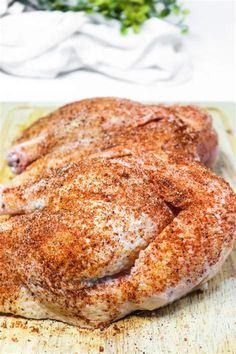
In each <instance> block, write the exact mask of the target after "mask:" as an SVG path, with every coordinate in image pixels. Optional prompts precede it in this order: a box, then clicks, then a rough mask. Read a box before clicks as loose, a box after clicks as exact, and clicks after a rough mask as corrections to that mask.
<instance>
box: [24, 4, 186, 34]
mask: <svg viewBox="0 0 236 354" xmlns="http://www.w3.org/2000/svg"><path fill="white" fill-rule="evenodd" d="M29 2H30V1H29ZM37 3H38V5H39V8H41V9H44V10H60V11H85V12H87V13H100V14H102V15H103V16H105V17H107V18H111V19H116V20H118V21H119V22H120V24H121V32H122V33H123V34H127V33H128V31H129V29H130V28H131V29H132V30H133V31H134V32H135V33H138V32H139V31H140V28H141V25H142V24H143V23H144V22H145V21H146V20H148V19H149V18H152V17H157V18H166V17H169V16H170V15H174V16H175V17H176V19H177V25H179V27H180V28H181V30H182V33H186V32H187V31H188V28H187V26H186V25H185V24H184V19H185V16H186V15H188V13H189V10H188V9H186V8H184V7H183V6H182V5H181V4H180V3H179V1H178V0H37Z"/></svg>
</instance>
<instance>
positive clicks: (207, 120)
mask: <svg viewBox="0 0 236 354" xmlns="http://www.w3.org/2000/svg"><path fill="white" fill-rule="evenodd" d="M126 142H128V143H129V145H131V144H135V145H137V144H138V145H140V144H141V145H142V146H144V147H145V149H148V150H151V151H154V152H156V153H158V152H159V151H162V150H164V151H170V152H172V153H173V154H176V153H181V154H184V155H189V156H192V157H193V158H195V159H200V160H201V161H203V162H204V163H205V164H208V165H211V164H212V162H213V161H214V159H215V156H216V152H217V136H216V133H215V131H214V130H213V128H212V122H211V117H210V116H209V115H208V113H206V112H205V111H203V110H201V109H199V108H197V107H194V106H163V105H144V104H141V103H137V102H133V101H129V100H125V99H117V98H97V99H87V100H82V101H79V102H76V103H72V104H69V105H66V106H64V107H62V108H60V109H58V110H57V111H55V112H53V113H51V114H50V115H48V116H46V117H43V118H41V119H39V120H38V121H37V122H36V123H34V124H33V125H32V126H31V127H29V128H28V129H26V130H25V131H24V132H23V133H22V135H21V136H20V137H19V138H18V139H17V140H16V141H15V142H14V145H13V147H12V148H11V150H10V151H9V153H8V156H7V160H8V163H9V165H10V166H11V167H12V169H13V171H14V172H16V173H21V172H22V171H24V170H25V169H26V167H27V166H29V165H31V164H32V163H33V162H34V161H36V160H38V159H40V158H42V157H43V158H42V159H40V161H39V163H37V165H35V164H33V168H34V171H33V172H32V173H33V174H34V175H35V173H37V174H38V175H39V176H40V174H41V172H42V171H44V170H45V169H46V170H47V169H50V168H51V167H52V168H54V167H56V168H57V167H59V166H63V165H64V164H65V163H68V162H71V161H74V160H76V159H78V158H79V157H82V156H85V155H86V156H87V155H90V154H91V153H96V152H99V151H103V150H106V149H109V148H111V147H114V146H117V145H123V144H124V143H126ZM52 161H53V163H52ZM36 166H37V167H36ZM37 169H38V172H36V170H37ZM30 174H31V173H30ZM21 180H23V177H22V178H21Z"/></svg>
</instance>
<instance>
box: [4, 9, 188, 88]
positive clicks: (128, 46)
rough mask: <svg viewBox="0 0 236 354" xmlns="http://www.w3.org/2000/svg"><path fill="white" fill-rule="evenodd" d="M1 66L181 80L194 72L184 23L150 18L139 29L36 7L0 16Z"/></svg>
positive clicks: (24, 72) (33, 72) (29, 73)
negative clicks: (186, 47)
mask: <svg viewBox="0 0 236 354" xmlns="http://www.w3.org/2000/svg"><path fill="white" fill-rule="evenodd" d="M0 68H1V69H2V70H3V71H5V72H7V73H10V74H13V75H18V76H26V77H39V78H55V77H56V76H58V75H59V74H65V73H68V72H71V71H74V70H78V69H85V70H90V71H91V70H92V71H94V72H98V73H102V74H104V75H107V76H109V77H113V78H116V79H119V80H124V81H130V82H136V83H140V84H151V83H154V82H157V81H163V82H167V83H178V82H182V81H185V80H187V79H189V78H190V76H191V65H190V62H189V58H188V55H187V54H186V53H185V50H184V46H183V38H182V35H181V34H180V33H179V29H178V28H176V27H175V26H174V25H171V24H169V23H167V22H165V21H162V20H159V19H150V20H148V21H147V22H146V23H145V24H144V25H143V27H142V30H141V32H140V33H139V34H134V33H130V34H129V35H127V36H123V35H121V34H120V30H119V23H118V22H117V21H115V20H106V19H104V18H102V17H100V16H88V15H86V14H84V13H81V12H78V13H74V12H67V13H62V12H58V11H55V12H43V11H33V12H25V13H21V14H17V15H9V16H5V17H3V18H2V19H0Z"/></svg>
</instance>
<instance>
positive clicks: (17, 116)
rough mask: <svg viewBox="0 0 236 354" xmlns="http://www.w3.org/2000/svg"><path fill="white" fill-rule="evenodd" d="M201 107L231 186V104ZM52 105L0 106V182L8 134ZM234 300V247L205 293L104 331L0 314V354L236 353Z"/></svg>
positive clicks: (234, 125)
mask: <svg viewBox="0 0 236 354" xmlns="http://www.w3.org/2000/svg"><path fill="white" fill-rule="evenodd" d="M205 106H207V107H208V108H209V111H210V112H211V113H212V115H213V118H214V125H215V127H216V129H217V131H218V133H219V136H220V155H219V160H218V162H217V165H216V172H217V173H218V174H221V175H222V176H224V177H225V178H226V179H227V180H228V181H229V182H230V183H231V185H232V186H234V188H235V189H236V174H235V167H234V166H235V165H236V163H235V160H236V141H235V138H234V137H233V135H234V134H236V132H235V130H236V120H235V119H236V118H235V106H234V105H232V104H217V105H216V104H214V105H212V104H205ZM52 109H53V107H52V106H48V107H45V105H44V106H43V105H42V106H41V107H40V106H39V105H37V107H36V106H35V105H30V104H5V105H1V106H0V183H3V182H5V181H7V180H8V179H9V178H10V176H11V173H10V172H9V169H8V168H7V167H6V164H5V161H4V158H3V157H4V154H5V152H6V150H7V148H8V146H9V145H10V143H11V140H12V138H13V137H14V136H15V135H16V134H17V133H18V132H19V130H21V129H23V128H24V127H25V126H26V125H27V124H29V123H30V122H32V121H34V120H35V119H37V118H38V117H40V116H42V115H43V114H45V113H47V112H49V111H50V110H52ZM235 304H236V250H234V252H232V253H231V255H230V257H229V258H228V259H227V261H226V263H225V264H224V266H223V268H222V269H221V271H220V272H219V273H218V274H217V276H216V277H215V278H214V279H212V280H211V281H210V282H209V283H208V289H206V290H205V291H204V292H199V291H198V292H195V293H192V294H190V295H188V296H186V297H185V298H183V299H181V300H179V301H177V302H175V303H174V304H172V305H169V306H167V307H165V308H163V309H159V310H156V311H152V312H142V313H138V314H133V315H130V316H129V317H127V318H125V319H123V320H120V321H119V322H117V323H115V324H113V325H111V326H110V327H108V328H107V329H105V330H103V331H101V330H95V331H88V330H81V329H78V328H76V327H73V326H69V325H66V324H63V323H60V322H56V321H49V320H47V321H37V320H25V319H21V318H14V317H12V316H4V315H0V354H7V353H11V354H18V353H19V354H21V353H22V354H26V353H30V354H31V353H33V354H34V353H40V354H41V353H57V354H59V353H63V354H66V353H73V354H75V353H78V354H84V353H86V354H87V353H107V354H113V353H114V354H126V353H127V354H136V353H142V354H144V353H145V354H155V353H161V354H162V353H164V354H165V353H180V354H184V353H208V354H215V353H236V305H235Z"/></svg>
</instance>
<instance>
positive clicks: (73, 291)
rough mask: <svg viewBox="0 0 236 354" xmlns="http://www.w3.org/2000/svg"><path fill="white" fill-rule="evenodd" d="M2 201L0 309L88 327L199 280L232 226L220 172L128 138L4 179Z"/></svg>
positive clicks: (235, 207)
mask: <svg viewBox="0 0 236 354" xmlns="http://www.w3.org/2000/svg"><path fill="white" fill-rule="evenodd" d="M1 204H2V212H4V210H5V213H11V214H14V215H13V216H12V217H10V218H9V219H8V220H6V221H2V222H1V223H0V266H1V273H0V287H1V292H0V311H1V312H4V313H13V314H17V315H21V316H24V317H29V318H51V319H57V320H61V321H64V322H67V323H71V324H74V325H79V326H82V327H89V328H94V327H99V326H104V325H107V324H109V323H111V322H112V321H115V320H117V319H119V318H122V317H123V316H125V315H127V314H128V313H130V312H132V311H135V310H138V309H148V310H152V309H155V308H158V307H161V306H164V305H166V304H168V303H170V302H173V301H174V300H176V299H178V298H180V297H182V296H184V295H185V294H187V293H189V292H190V291H192V290H194V289H196V288H197V287H198V286H199V285H201V284H202V283H204V282H206V281H207V280H208V279H209V278H210V277H212V276H213V275H214V274H215V272H216V271H217V270H218V268H219V267H220V266H221V265H222V263H223V262H224V260H225V259H226V257H227V255H228V254H229V252H230V250H231V248H232V244H233V240H234V236H235V231H236V196H235V194H234V193H233V191H232V190H231V188H230V187H229V185H228V184H227V183H226V182H225V181H224V180H223V179H222V178H220V177H217V176H216V175H215V174H214V173H212V172H211V171H210V170H208V169H207V168H205V167H204V166H203V165H202V164H201V163H200V162H197V161H194V160H191V159H189V158H188V157H186V158H184V157H183V156H181V157H179V156H178V155H176V156H173V155H172V154H169V153H168V154H166V153H163V152H162V153H158V154H157V153H153V152H150V151H149V152H148V151H147V150H144V149H143V148H136V147H133V146H128V145H127V144H126V146H125V147H122V146H120V147H117V148H113V149H111V150H106V151H104V152H103V153H98V154H97V155H96V156H87V157H86V158H82V159H80V160H77V161H74V162H71V163H68V164H66V165H65V166H63V167H59V168H57V169H56V168H54V169H51V170H50V172H48V173H47V174H45V176H43V177H42V178H41V179H40V180H38V179H37V178H36V180H35V181H33V180H32V179H31V180H30V181H28V182H25V184H24V186H23V187H22V186H21V185H15V186H9V187H5V188H3V191H2V193H1ZM17 214H20V215H17Z"/></svg>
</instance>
